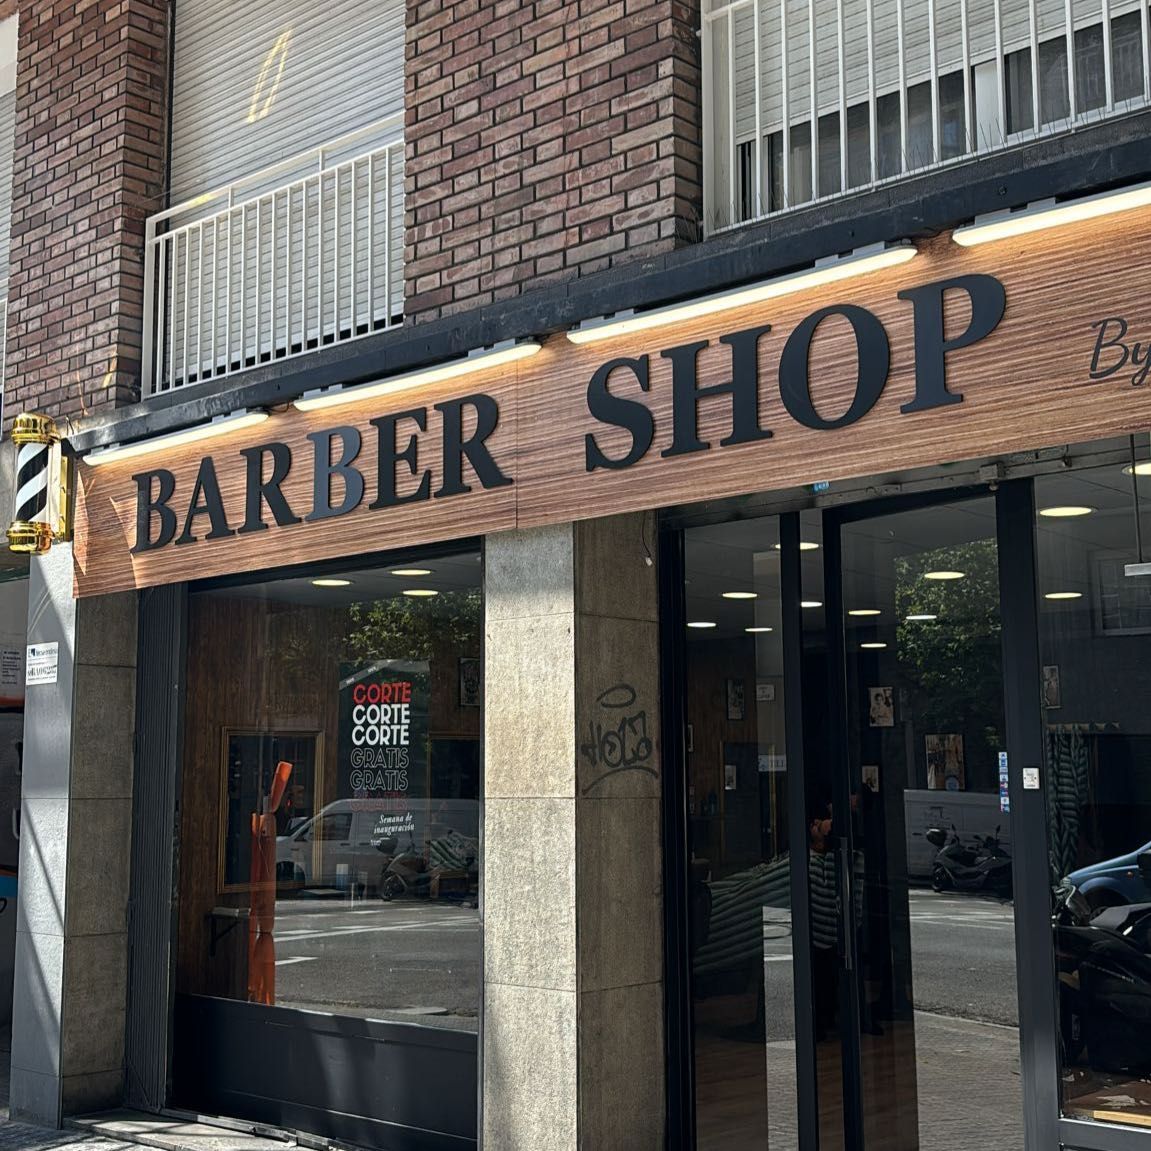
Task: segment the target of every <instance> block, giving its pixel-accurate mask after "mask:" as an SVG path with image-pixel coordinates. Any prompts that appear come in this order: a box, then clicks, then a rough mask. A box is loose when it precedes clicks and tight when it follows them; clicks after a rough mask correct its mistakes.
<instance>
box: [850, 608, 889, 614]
mask: <svg viewBox="0 0 1151 1151" xmlns="http://www.w3.org/2000/svg"><path fill="white" fill-rule="evenodd" d="M847 614H848V615H854V616H868V615H882V614H883V613H882V612H881V611H880V610H879V608H877V607H853V608H852V609H851V611H849V612H848V613H847Z"/></svg>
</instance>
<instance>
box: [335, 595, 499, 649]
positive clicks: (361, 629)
mask: <svg viewBox="0 0 1151 1151" xmlns="http://www.w3.org/2000/svg"><path fill="white" fill-rule="evenodd" d="M479 630H480V590H479V588H468V589H467V590H466V591H450V592H443V593H441V594H440V595H438V596H436V597H435V598H434V599H413V598H409V597H406V596H396V597H395V598H394V599H382V600H376V601H374V602H372V603H354V604H351V605H349V607H348V616H347V631H346V633H345V639H344V655H345V658H346V659H349V660H352V661H355V660H367V659H378V658H381V657H382V658H389V659H432V657H433V653H434V652H437V651H448V650H454V651H471V650H474V649H478V647H479ZM475 654H476V655H478V654H479V652H478V650H475Z"/></svg>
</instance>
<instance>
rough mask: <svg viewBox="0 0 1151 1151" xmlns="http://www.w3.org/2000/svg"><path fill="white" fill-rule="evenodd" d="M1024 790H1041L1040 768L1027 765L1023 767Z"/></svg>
mask: <svg viewBox="0 0 1151 1151" xmlns="http://www.w3.org/2000/svg"><path fill="white" fill-rule="evenodd" d="M1023 790H1024V791H1038V790H1039V768H1037V767H1025V768H1024V769H1023Z"/></svg>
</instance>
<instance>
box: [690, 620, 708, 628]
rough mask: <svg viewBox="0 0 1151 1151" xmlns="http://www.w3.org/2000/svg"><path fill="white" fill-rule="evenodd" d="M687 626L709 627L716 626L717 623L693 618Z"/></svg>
mask: <svg viewBox="0 0 1151 1151" xmlns="http://www.w3.org/2000/svg"><path fill="white" fill-rule="evenodd" d="M687 626H688V627H697V628H708V627H715V624H714V623H713V622H712V621H711V620H706V619H693V620H692V621H691V622H690V623H688V625H687Z"/></svg>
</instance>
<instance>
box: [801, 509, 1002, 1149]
mask: <svg viewBox="0 0 1151 1151" xmlns="http://www.w3.org/2000/svg"><path fill="white" fill-rule="evenodd" d="M897 506H898V505H897ZM904 506H905V507H906V505H904ZM825 536H826V540H825V544H824V553H825V554H824V559H825V565H824V570H825V594H824V597H823V598H824V601H825V602H824V603H823V605H822V608H821V611H822V616H823V623H824V626H825V629H826V645H827V652H828V657H827V662H828V666H829V669H830V674H829V679H828V684H829V686H828V691H827V693H826V696H825V698H824V699H823V700H817V701H814V702H813V701H812V700H810V699H809V700H808V701H807V705H808V708H809V710H810V708H812V707H815V708H816V709H817V710H819V711H821V712H823V713H824V714H826V718H827V723H826V725H825V730H826V733H827V734H826V736H825V739H824V742H823V746H822V747H821V748H820V749H819V752H820V754H822V755H825V756H826V757H827V759H828V761H829V762H830V763H831V765H832V771H831V773H830V775H831V778H830V788H825V790H827V791H829V797H828V798H827V801H826V807H825V808H822V809H820V810H814V809H813V811H812V813H811V814H812V821H811V825H810V842H811V849H812V853H813V858H818V859H819V860H820V861H821V862H823V863H824V864H825V865H826V866H825V867H824V868H823V869H822V871H821V874H822V875H825V876H826V877H827V882H826V883H825V886H828V887H829V888H830V887H831V885H832V883H834V901H833V903H832V904H831V905H832V906H834V907H835V909H836V913H837V917H838V923H837V941H836V942H837V953H838V964H837V971H838V984H839V986H838V988H837V992H838V994H837V995H836V996H835V997H834V999H832V997H831V994H830V988H829V987H828V986H827V984H828V978H827V976H824V979H823V983H824V986H823V1000H824V1002H825V1003H830V1004H831V1005H832V1010H830V1011H829V1010H825V1011H824V1020H823V1024H824V1025H823V1027H822V1028H821V1040H822V1043H823V1044H824V1045H828V1044H830V1045H831V1046H832V1047H838V1050H839V1053H840V1055H841V1058H842V1066H843V1088H844V1101H845V1105H844V1109H843V1117H842V1118H841V1117H839V1116H835V1115H831V1114H829V1113H828V1110H827V1109H826V1108H821V1115H822V1116H823V1118H822V1119H821V1132H822V1134H823V1136H824V1137H823V1139H822V1140H821V1148H824V1149H826V1148H829V1147H840V1146H844V1147H846V1148H847V1149H848V1151H855V1149H858V1148H866V1151H950V1149H951V1148H953V1147H957V1146H970V1147H1022V1146H1023V1145H1024V1137H1023V1105H1022V1091H1021V1086H1020V1058H1019V1055H1020V1045H1019V1016H1018V1000H1017V994H1016V954H1015V920H1014V907H1013V894H1014V893H1013V881H1012V876H1013V862H1012V853H1013V851H1014V850H1015V845H1014V844H1013V837H1012V818H1011V810H1010V807H1011V800H1010V796H1009V793H1008V787H1007V735H1006V723H1005V714H1004V676H1003V644H1002V634H1001V633H1002V625H1001V616H1000V589H999V563H998V553H997V532H996V509H995V500H994V498H993V497H991V496H987V497H984V498H973V499H967V500H963V501H960V502H952V503H946V504H940V503H933V504H930V505H921V506H912V507H910V508H907V510H900V511H895V512H893V513H892V514H880V515H871V516H867V517H866V518H864V517H862V516H860V515H858V514H857V513H848V514H847V515H844V514H842V513H841V514H840V515H839V516H838V518H837V520H833V521H832V522H831V523H826V522H825ZM808 694H809V695H810V693H808ZM811 750H812V751H814V750H815V749H811ZM810 799H811V802H812V803H813V805H814V806H818V805H819V804H820V803H821V802H822V801H823V796H822V795H812V796H811V797H810ZM816 870H817V869H816V868H815V867H814V866H813V869H812V872H813V874H812V889H811V890H812V901H813V906H814V905H815V903H816V896H817V894H818V891H817V885H816V884H815V878H816V875H815V872H816ZM832 877H833V878H832ZM818 970H819V969H818V966H817V972H818ZM818 1001H819V988H818V984H817V1002H818Z"/></svg>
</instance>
